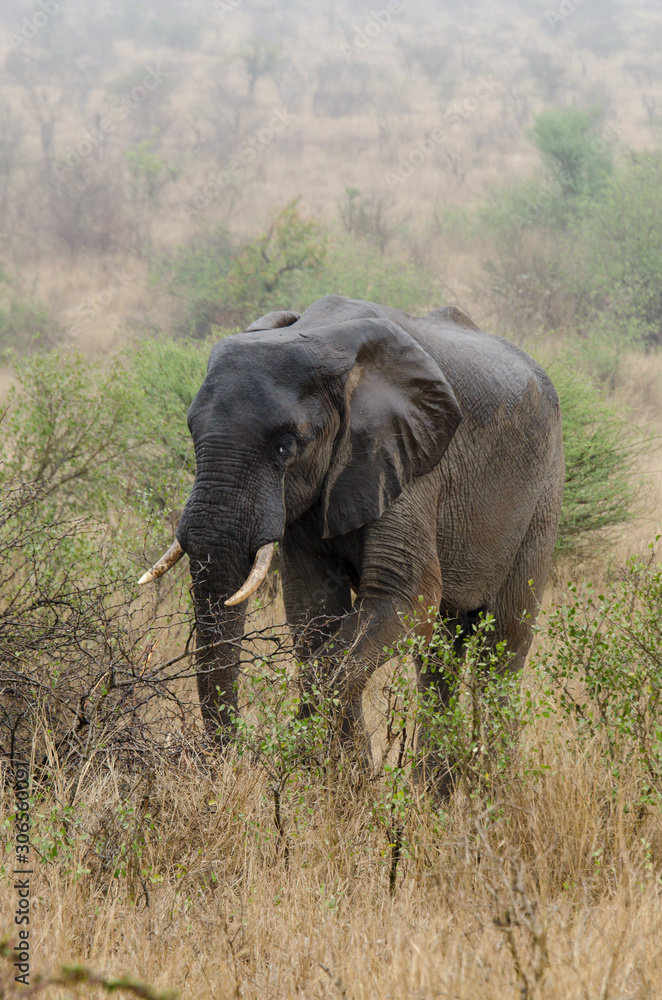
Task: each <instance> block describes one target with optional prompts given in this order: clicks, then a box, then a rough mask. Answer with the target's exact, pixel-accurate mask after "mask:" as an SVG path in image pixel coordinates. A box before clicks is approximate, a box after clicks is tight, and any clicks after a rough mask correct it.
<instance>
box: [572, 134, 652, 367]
mask: <svg viewBox="0 0 662 1000" xmlns="http://www.w3.org/2000/svg"><path fill="white" fill-rule="evenodd" d="M561 252H562V256H563V259H564V260H565V262H566V266H565V268H564V271H563V280H564V284H565V285H566V287H567V289H568V292H569V294H571V295H575V296H577V295H579V293H580V292H581V291H582V290H583V291H584V296H585V299H586V309H585V315H586V319H587V320H588V321H589V323H590V326H591V329H593V330H594V331H596V332H600V333H601V334H602V336H603V338H604V339H606V340H607V341H610V342H613V343H616V344H618V345H621V346H622V347H631V346H634V345H637V344H642V343H643V344H648V345H651V344H662V156H660V154H659V153H631V154H630V155H629V156H628V157H627V159H626V161H625V163H624V164H623V165H622V166H621V167H620V168H619V170H618V171H617V172H616V173H615V175H614V176H613V177H612V178H611V180H610V182H609V184H607V186H606V188H605V189H604V191H603V192H602V194H601V197H600V199H599V201H597V202H596V203H595V204H594V205H593V206H592V207H591V210H590V211H589V210H588V209H587V210H585V211H584V213H583V215H582V219H581V222H580V223H577V225H576V227H574V228H573V230H572V231H571V232H569V233H568V236H567V239H566V240H565V241H564V243H563V245H562V248H561Z"/></svg>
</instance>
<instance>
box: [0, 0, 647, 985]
mask: <svg viewBox="0 0 662 1000" xmlns="http://www.w3.org/2000/svg"><path fill="white" fill-rule="evenodd" d="M46 6H47V7H48V5H46ZM396 6H397V5H396ZM566 6H567V5H566ZM60 7H61V8H62V9H60ZM414 7H415V8H416V9H414ZM465 8H466V9H465ZM36 9H37V8H34V9H33V8H32V7H30V5H29V4H27V3H26V4H24V3H22V2H17V3H12V4H8V5H7V12H6V14H3V20H4V22H5V26H6V28H7V37H6V39H5V41H4V42H3V45H5V49H6V52H5V55H6V59H5V62H4V67H3V69H2V70H1V71H0V88H1V89H2V94H3V98H4V99H5V100H4V104H3V110H2V111H1V112H0V167H1V169H0V240H2V243H0V246H2V248H3V249H2V252H1V253H0V264H1V267H2V270H1V271H0V350H1V351H2V363H3V364H4V365H5V368H4V369H3V372H2V375H3V377H4V381H0V389H1V390H2V393H3V395H2V397H0V753H1V754H2V758H1V763H0V780H1V782H2V787H1V796H0V824H1V828H2V834H3V835H2V844H1V847H2V854H1V855H0V900H1V904H0V939H3V940H4V942H5V943H4V944H1V945H0V988H1V989H2V990H3V991H4V995H6V996H8V997H11V996H18V995H19V994H21V993H25V992H26V991H25V990H24V988H23V987H22V986H21V985H20V984H19V983H16V981H15V980H14V974H15V973H14V969H13V967H12V962H13V961H14V960H15V959H14V957H13V953H12V950H11V948H12V946H13V944H14V943H16V929H17V928H16V925H15V924H14V912H15V910H16V905H17V895H16V893H17V890H16V888H15V884H14V882H15V876H14V861H15V854H14V851H15V838H16V830H17V823H18V822H20V820H19V819H18V818H17V817H18V813H19V808H18V805H17V802H18V799H17V797H16V795H15V789H14V787H13V777H12V776H13V774H14V773H15V766H16V764H17V762H18V761H21V760H25V761H27V762H29V770H30V775H31V779H30V780H31V783H30V787H29V799H28V802H29V812H30V816H31V827H30V853H29V857H30V862H31V868H32V869H33V874H32V875H31V902H30V949H31V959H30V962H31V983H32V986H33V987H34V986H37V987H38V988H39V989H40V990H43V991H44V992H45V993H46V995H47V996H49V997H50V996H53V997H57V996H69V995H73V994H74V993H78V994H79V995H89V996H100V995H102V994H104V993H105V992H115V991H120V992H122V991H124V993H126V995H134V996H142V997H146V998H150V1000H153V998H156V997H165V996H171V995H172V991H174V992H175V993H176V994H178V995H179V996H181V997H182V998H183V1000H185V998H187V997H198V996H204V997H207V996H209V997H211V998H213V1000H222V998H225V997H236V998H239V997H256V998H258V997H267V996H271V997H278V998H285V997H294V996H303V997H329V998H330V997H336V996H338V997H347V998H357V1000H358V998H363V997H365V998H367V997H379V998H381V997H385V996H393V997H402V998H405V997H406V998H409V997H412V998H413V997H417V998H418V997H420V998H423V997H426V998H427V997H436V996H452V997H461V998H469V997H472V998H480V997H489V998H493V997H495V996H496V997H504V998H505V997H522V998H535V997H540V998H546V1000H556V998H561V997H563V998H564V1000H565V998H568V997H577V998H582V1000H584V998H593V997H601V998H604V1000H607V998H613V1000H616V998H622V997H632V998H642V1000H643V998H647V1000H648V998H654V997H657V996H662V989H661V988H660V983H661V982H662V948H661V947H660V941H661V940H662V918H661V916H660V913H661V911H660V900H661V898H662V897H661V892H662V881H661V879H662V705H661V701H662V628H661V626H660V607H661V606H662V576H661V569H660V564H659V559H660V556H659V541H658V538H657V535H658V530H657V529H658V527H659V523H660V518H659V495H658V492H657V491H658V489H659V454H660V450H659V437H658V435H659V432H660V428H661V422H662V411H661V408H660V402H659V400H660V396H659V375H660V372H661V371H662V368H661V365H660V355H659V350H660V342H661V336H662V335H661V330H662V298H661V297H660V287H661V285H660V277H661V276H662V236H661V235H660V234H661V233H662V228H661V227H660V222H661V221H662V218H661V216H662V194H661V193H660V190H661V188H660V183H659V181H660V174H661V171H662V158H661V155H660V151H659V146H658V136H659V127H660V121H662V118H661V117H660V115H659V102H660V101H662V65H661V64H660V58H659V55H658V49H659V44H658V43H659V40H660V38H662V22H660V19H659V16H658V13H657V12H656V9H655V8H654V6H653V5H652V4H650V3H647V2H644V0H641V2H639V3H637V4H635V5H633V6H632V5H628V6H627V7H626V5H625V4H623V3H620V2H618V0H609V2H608V3H604V4H601V5H600V7H599V9H598V7H597V6H596V5H591V4H586V5H580V4H577V5H573V10H572V11H571V12H570V13H568V12H567V11H566V13H565V14H563V13H562V14H559V15H555V11H551V13H552V14H553V15H555V16H556V17H557V20H554V17H552V18H551V19H550V17H549V16H548V15H549V14H550V11H547V9H546V8H544V9H543V8H541V7H540V5H538V4H534V3H531V2H529V0H512V2H511V3H510V4H508V5H507V9H506V10H505V11H504V10H499V11H498V14H497V11H496V9H492V8H491V7H489V5H487V4H484V3H482V2H480V0H476V2H474V3H471V4H466V5H464V6H463V8H462V10H461V11H458V10H455V9H453V10H451V9H450V8H449V9H446V8H445V7H444V8H443V9H439V5H438V4H430V5H429V6H427V5H425V4H422V5H418V4H417V5H411V6H409V5H407V4H402V5H401V9H400V10H398V11H395V10H393V11H391V16H390V21H388V22H386V21H385V18H384V17H382V19H381V22H380V24H379V25H378V26H379V27H380V31H379V32H377V33H376V34H373V35H371V34H370V32H369V31H368V33H367V34H366V33H365V31H364V26H365V25H366V23H367V22H368V19H369V16H368V13H366V11H364V10H363V9H360V10H359V8H357V7H355V6H354V5H353V4H352V3H350V2H349V0H348V2H343V3H337V4H333V5H332V6H331V8H330V9H329V10H326V8H325V9H324V10H321V9H320V10H319V11H318V10H316V9H315V10H314V11H313V10H311V9H310V8H309V7H305V6H304V5H301V4H299V3H297V2H295V0H291V2H288V4H286V5H281V7H279V8H274V7H272V6H271V5H268V6H267V5H262V4H253V3H251V2H249V0H246V3H242V2H241V0H236V2H235V0H230V2H228V3H227V4H225V3H214V4H203V3H202V2H200V3H194V4H189V5H186V7H185V8H184V6H182V5H181V4H179V3H177V2H176V0H169V2H167V3H165V4H164V3H159V4H158V5H156V4H154V3H152V2H151V0H148V2H145V3H143V4H139V5H136V4H128V3H124V2H114V3H112V4H111V3H109V4H104V3H101V4H97V5H94V7H89V9H86V10H85V11H82V10H73V8H72V9H71V10H69V8H68V7H66V6H65V5H64V4H62V5H59V4H57V3H54V4H53V5H52V7H49V8H48V11H49V13H48V16H47V19H46V21H45V22H44V24H43V26H38V25H37V21H39V22H41V20H42V18H37V19H36V20H35V11H36ZM40 9H41V8H40ZM563 9H564V10H565V7H564V8H563ZM389 10H391V8H389ZM370 16H371V17H372V15H370ZM559 17H560V18H561V20H560V21H559V20H558V18H559ZM26 21H27V27H26ZM30 25H32V27H33V28H34V27H35V25H37V30H36V31H34V32H33V31H32V29H31V28H30ZM24 36H26V37H24ZM364 39H367V40H368V44H366V45H364ZM313 40H314V44H313ZM661 106H662V105H661ZM103 121H105V122H106V125H103ZM441 132H444V134H445V138H443V139H442V138H439V133H441ZM435 136H436V138H435ZM233 164H234V165H233ZM504 176H507V177H508V178H509V180H508V182H507V183H505V182H504V180H503V178H504ZM329 292H334V293H340V294H345V295H349V296H353V297H360V298H368V299H373V300H376V301H380V302H383V303H386V304H389V305H393V306H396V307H398V308H401V309H404V310H405V311H408V312H412V313H416V312H423V311H426V310H428V309H430V308H434V307H436V306H439V305H440V304H443V303H444V302H453V303H457V304H459V305H460V306H462V308H464V309H466V311H467V312H469V314H470V315H471V316H472V318H474V319H475V320H476V321H478V322H480V323H481V324H482V325H483V326H484V327H485V328H487V329H489V330H490V331H492V332H495V333H498V334H500V335H502V336H506V337H508V338H511V339H514V340H515V341H516V342H517V343H519V344H520V345H521V346H522V347H524V349H526V350H527V351H529V353H531V354H533V356H534V357H536V359H537V360H539V361H540V362H541V363H543V364H544V365H545V367H546V368H547V369H548V370H549V372H550V374H551V375H552V377H553V379H554V382H555V384H556V386H557V388H558V390H559V394H560V396H561V401H562V408H563V417H564V440H565V451H566V462H567V467H566V491H565V498H564V506H563V515H562V522H561V528H560V533H559V541H558V545H557V552H556V560H555V566H554V569H553V574H552V580H551V582H550V587H549V589H548V592H547V595H546V598H545V603H544V606H543V609H542V611H541V614H540V616H539V619H538V629H537V634H536V639H535V642H534V647H533V650H532V653H531V656H530V658H529V662H528V663H527V666H526V668H525V671H524V674H523V676H522V677H515V678H513V677H510V676H508V675H507V674H506V675H505V676H503V675H502V673H501V672H500V670H499V669H498V668H499V666H500V665H501V664H502V662H503V660H504V658H505V659H507V652H506V651H504V650H503V649H494V648H493V647H492V646H491V645H490V642H489V639H490V632H491V628H492V623H491V621H490V619H489V616H488V617H486V618H483V619H481V621H480V622H479V623H478V625H477V626H476V628H475V630H474V632H473V634H472V636H471V637H470V639H469V641H468V642H467V643H466V646H465V649H464V656H463V658H462V659H460V658H458V652H457V648H456V645H455V644H454V643H453V642H452V640H451V638H449V637H448V636H447V634H446V632H445V631H444V630H443V628H441V627H437V628H436V629H435V635H434V643H433V645H434V651H435V653H436V654H437V656H438V657H439V658H440V660H441V662H442V663H443V669H444V671H445V673H446V675H447V678H448V681H449V684H450V686H451V689H452V692H453V694H452V697H451V700H450V703H449V704H448V706H446V707H443V706H441V705H439V704H438V703H435V701H434V700H432V699H430V698H426V699H421V698H420V697H419V695H418V693H417V692H416V689H415V684H414V681H413V672H412V669H411V656H412V653H413V652H414V651H415V650H414V646H415V643H416V640H415V639H414V637H413V636H412V635H410V634H409V633H408V631H407V630H406V629H405V634H404V637H403V640H402V642H401V644H400V646H399V647H398V648H396V649H394V650H393V651H392V652H393V655H392V657H391V659H390V661H389V663H388V664H387V665H386V666H385V667H384V668H382V669H381V670H380V671H378V673H377V674H376V675H375V676H374V677H373V678H372V680H371V682H370V685H369V688H368V693H367V701H368V718H369V723H370V727H371V734H372V750H373V760H374V772H373V774H372V775H371V776H370V777H367V776H366V775H365V774H364V773H362V772H361V770H360V768H358V767H357V766H356V762H355V761H354V760H353V759H352V756H351V753H349V752H345V753H342V754H341V753H340V751H339V749H338V747H339V741H338V739H337V738H336V735H335V734H334V727H335V725H336V721H335V705H334V698H333V694H331V695H330V696H328V695H325V696H322V695H321V694H320V696H319V705H318V707H319V709H320V710H319V712H318V713H317V715H315V716H313V717H312V718H311V719H309V720H306V721H301V720H299V719H298V717H297V706H298V698H299V697H300V691H299V689H298V687H297V685H296V682H295V677H296V670H297V664H296V663H295V662H294V658H293V656H292V651H291V646H290V640H289V635H288V633H287V629H286V628H285V626H284V621H285V615H284V609H283V605H282V597H281V594H280V590H279V583H278V574H277V572H275V573H273V574H271V575H270V577H269V579H268V580H267V581H266V583H265V584H264V585H263V587H262V589H261V590H260V591H259V592H258V594H257V595H256V597H255V598H254V599H253V601H252V604H251V613H250V617H249V621H248V625H247V638H246V643H245V651H244V657H243V659H244V663H243V668H244V669H243V672H242V678H241V682H240V683H241V688H240V694H241V699H240V701H241V718H240V719H238V720H237V722H238V727H237V737H236V740H235V743H234V746H233V748H232V750H231V751H229V752H228V753H227V754H225V755H224V756H223V757H220V756H219V755H218V754H217V752H216V751H215V750H214V749H213V748H212V747H211V746H210V744H209V742H208V740H207V738H206V737H205V735H204V733H203V727H202V724H201V721H200V716H199V707H198V704H197V691H196V687H195V678H194V664H193V638H192V633H193V616H192V607H191V600H190V595H189V592H188V582H187V579H186V573H185V571H184V570H183V569H181V568H178V569H176V570H174V571H172V572H171V573H170V574H168V575H167V576H165V577H164V578H163V579H162V580H161V581H160V582H159V583H158V584H157V585H156V586H154V587H152V588H150V589H149V590H148V591H144V590H142V591H141V590H139V588H138V586H137V583H136V581H137V579H138V577H139V576H140V575H141V573H142V572H143V571H144V569H145V568H147V566H149V565H150V564H151V562H152V561H153V559H154V557H155V556H156V555H158V554H159V553H160V552H161V551H163V550H164V548H165V547H166V546H167V545H168V544H170V541H171V540H172V535H173V531H174V528H175V526H176V524H177V521H178V517H179V513H180V511H181V509H182V506H183V503H184V501H185V499H186V496H187V493H188V490H189V488H190V484H191V482H192V477H193V474H194V469H195V466H194V455H193V453H192V448H191V443H190V438H189V435H188V431H187V427H186V410H187V408H188V405H189V403H190V401H191V399H192V398H193V396H194V394H195V392H196V390H197V387H198V386H199V384H200V382H201V380H202V378H203V375H204V371H205V366H206V362H207V356H208V353H209V349H210V346H211V344H212V343H213V342H214V341H215V340H217V339H219V338H220V337H222V336H225V335H227V334H229V333H231V332H233V331H234V330H237V329H241V328H243V327H244V326H245V325H246V324H247V323H249V322H251V321H252V320H253V319H255V318H256V317H257V316H258V315H259V314H260V313H263V312H266V311H268V310H270V309H279V308H284V309H296V310H299V311H301V310H303V309H305V308H306V306H307V305H308V304H309V303H310V302H311V301H313V300H314V299H316V298H318V297H320V296H322V295H324V294H326V293H329ZM5 386H6V387H7V388H6V391H5ZM405 625H406V623H405ZM421 728H425V729H426V730H428V731H429V732H432V733H433V734H434V736H435V740H436V741H437V743H438V745H439V750H440V753H441V754H442V755H443V756H445V757H446V758H448V759H451V760H453V761H454V762H455V763H456V766H457V773H458V776H459V777H458V789H457V791H456V793H455V794H454V795H453V797H452V798H451V799H450V800H448V801H445V802H442V803H439V802H436V801H435V800H434V799H433V798H431V797H429V796H427V795H425V794H423V793H422V792H421V791H420V789H417V788H416V787H415V786H414V785H413V784H412V781H411V775H412V772H413V770H414V769H415V767H416V765H417V763H420V759H419V755H418V753H417V751H416V749H415V747H416V734H417V732H418V730H420V729H421ZM38 976H41V977H42V978H41V979H40V980H39V979H38V978H37V977H38Z"/></svg>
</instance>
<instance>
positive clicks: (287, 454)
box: [278, 434, 297, 462]
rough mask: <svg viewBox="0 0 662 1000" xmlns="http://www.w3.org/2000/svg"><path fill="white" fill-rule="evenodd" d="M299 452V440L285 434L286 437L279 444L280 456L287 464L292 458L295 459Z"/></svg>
mask: <svg viewBox="0 0 662 1000" xmlns="http://www.w3.org/2000/svg"><path fill="white" fill-rule="evenodd" d="M296 452H297V439H296V438H295V437H294V435H293V434H285V436H284V437H282V438H281V439H280V441H279V442H278V454H279V455H280V457H281V458H282V459H283V461H285V462H287V461H288V460H289V459H290V458H294V456H295V455H296Z"/></svg>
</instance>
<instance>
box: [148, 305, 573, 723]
mask: <svg viewBox="0 0 662 1000" xmlns="http://www.w3.org/2000/svg"><path fill="white" fill-rule="evenodd" d="M188 422H189V428H190V431H191V434H192V436H193V441H194V444H195V454H196V462H197V470H196V476H195V482H194V485H193V488H192V492H191V495H190V497H189V499H188V502H187V504H186V507H185V510H184V513H183V515H182V517H181V520H180V522H179V526H178V528H177V533H176V535H177V540H176V541H175V543H174V545H173V546H172V548H171V550H170V551H169V552H168V553H167V554H166V555H165V556H164V557H163V558H162V559H161V560H160V561H159V563H157V564H156V565H155V566H154V567H153V568H152V570H150V571H149V572H148V573H147V574H145V576H144V577H143V582H144V581H148V580H151V579H154V578H155V577H156V576H158V575H160V574H161V573H162V572H165V570H166V569H168V568H169V567H170V566H171V565H172V564H173V563H174V562H175V561H176V560H177V558H179V557H181V555H182V554H183V553H187V554H188V556H189V559H190V567H191V574H192V580H193V594H194V603H195V610H196V617H197V644H198V660H197V676H198V690H199V695H200V702H201V708H202V714H203V717H204V721H205V724H206V727H207V729H208V731H209V732H210V733H213V734H215V735H216V737H217V739H219V740H220V741H221V742H222V741H223V738H224V734H227V733H228V731H229V728H230V727H231V724H232V718H233V712H234V710H235V709H236V704H237V692H236V680H237V677H238V669H239V668H238V644H239V642H240V639H241V636H242V634H243V626H244V615H245V610H246V601H247V598H248V597H249V596H250V594H251V593H253V592H254V591H255V590H256V589H257V587H258V586H259V584H260V582H261V581H262V580H263V579H264V577H265V575H266V573H267V570H268V566H269V561H270V559H271V555H272V552H273V548H274V543H276V542H278V543H279V551H280V557H281V570H282V586H283V596H284V601H285V610H286V614H287V620H288V623H289V625H290V627H291V628H292V630H293V632H294V637H295V641H296V642H297V643H298V653H299V657H300V658H301V659H306V658H308V659H309V660H310V659H312V654H314V653H315V652H316V647H317V648H318V649H319V647H320V646H321V645H322V644H324V643H326V652H325V655H326V654H327V653H328V649H329V643H330V642H332V646H333V655H334V656H336V657H337V656H339V655H340V654H342V653H343V652H345V651H348V650H351V656H350V658H349V660H348V659H347V658H346V659H345V664H344V666H343V674H342V676H343V698H344V702H343V703H344V713H345V715H344V722H343V727H344V733H345V735H346V736H348V737H349V736H350V735H353V736H354V737H357V736H359V735H360V734H361V733H362V731H363V730H362V726H363V723H362V708H361V695H362V691H363V689H364V687H365V684H366V682H367V679H368V677H369V676H370V674H371V672H372V671H373V670H374V669H375V668H376V667H377V665H378V664H379V662H380V660H382V659H383V658H384V655H385V654H384V649H385V647H390V646H392V645H393V643H395V642H396V641H397V640H398V637H399V636H400V635H401V633H402V631H403V617H404V616H410V618H412V620H416V621H418V622H419V624H418V625H417V628H418V629H419V631H420V632H421V634H422V635H423V638H424V641H426V640H429V638H430V634H431V628H432V625H431V623H430V621H429V620H428V619H429V616H423V618H422V619H420V616H419V618H416V615H417V609H420V608H421V607H424V608H426V609H427V608H430V607H434V608H435V609H436V608H438V609H439V613H440V615H441V616H443V617H444V618H448V619H450V623H451V627H452V626H453V624H454V623H460V624H461V625H464V626H465V627H466V626H467V624H468V623H471V622H472V621H474V622H475V620H476V618H477V616H478V613H479V612H480V611H489V612H491V613H492V614H493V615H494V616H495V620H496V623H495V633H494V642H499V641H502V640H505V641H506V643H507V647H508V649H509V650H510V653H511V654H512V660H511V662H510V668H512V669H515V670H517V669H519V668H521V667H522V665H523V663H524V660H525V657H526V654H527V652H528V649H529V645H530V642H531V625H532V621H533V619H534V617H535V612H536V601H537V600H539V599H540V596H541V593H542V590H543V588H544V585H545V581H546V578H547V574H548V570H549V566H550V560H551V558H552V550H553V548H554V543H555V539H556V534H557V529H558V523H559V515H560V510H561V499H562V492H563V481H564V461H563V444H562V437H561V418H560V412H559V400H558V397H557V394H556V391H555V389H554V386H553V384H552V382H551V381H550V379H549V377H548V376H547V375H546V374H545V372H544V371H543V370H542V369H541V368H540V367H539V366H538V365H537V364H536V363H535V362H534V361H533V360H532V359H531V358H530V357H528V355H526V354H525V353H524V352H523V351H522V350H520V349H519V348H518V347H516V346H515V345H514V344H512V343H509V342H508V341H506V340H503V339H501V338H500V337H497V336H494V335H491V334H487V333H484V332H482V331H481V330H479V329H478V328H477V327H476V326H475V325H474V324H473V323H472V322H471V320H469V319H468V318H467V317H466V316H465V315H464V314H463V313H462V312H460V311H459V310H458V309H455V308H452V307H448V308H443V309H437V310H435V311H434V312H431V313H429V314H428V315H426V316H422V317H413V316H409V315H407V314H406V313H403V312H399V311H398V310H396V309H390V308H386V307H384V306H379V305H375V304H374V303H372V302H362V301H356V300H352V299H346V298H342V297H339V296H335V295H329V296H326V297H325V298H323V299H320V300H319V301H317V302H315V303H314V304H313V305H312V306H310V308H309V309H307V310H306V312H304V313H303V315H301V316H299V315H298V314H296V313H269V315H267V316H265V317H262V319H260V320H257V321H256V322H255V323H253V324H252V326H250V327H249V329H248V330H247V331H246V332H244V333H238V334H234V335H232V336H229V337H227V338H226V339H224V340H222V341H221V342H220V343H219V344H217V345H216V346H215V347H214V348H213V350H212V352H211V356H210V359H209V366H208V369H207V375H206V378H205V380H204V382H203V384H202V387H201V388H200V391H199V392H198V394H197V396H196V397H195V399H194V401H193V403H192V405H191V408H190V410H189V413H188ZM530 581H532V586H531V585H530ZM352 592H353V593H354V594H355V595H356V596H355V597H354V598H353V593H352ZM421 598H422V603H421V600H420V599H421ZM221 640H222V641H221ZM226 640H229V641H226ZM316 658H317V659H319V656H318V657H316ZM337 662H338V661H337V660H336V663H337ZM419 685H420V686H421V688H422V689H427V688H428V687H429V686H430V685H436V686H437V687H438V688H440V694H441V695H442V697H443V694H444V692H443V690H441V686H442V685H443V679H442V677H441V675H440V672H438V671H436V670H435V669H434V664H432V665H430V663H429V662H428V665H427V667H426V668H424V667H423V666H422V664H421V663H420V662H419Z"/></svg>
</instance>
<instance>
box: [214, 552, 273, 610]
mask: <svg viewBox="0 0 662 1000" xmlns="http://www.w3.org/2000/svg"><path fill="white" fill-rule="evenodd" d="M275 547H276V543H275V542H269V544H268V545H263V546H262V548H261V549H258V550H257V555H256V556H255V562H254V563H253V569H252V570H251V571H250V574H249V577H248V579H247V580H246V583H245V584H244V585H243V587H242V588H241V590H238V591H237V593H236V594H233V595H232V597H228V599H227V601H226V602H225V603H226V604H227V605H229V606H230V607H231V606H232V605H233V604H241V602H242V601H245V600H246V598H247V597H250V596H251V594H254V593H255V591H256V590H257V588H258V587H259V586H260V584H261V583H262V581H263V580H264V578H265V576H266V575H267V572H268V570H269V563H270V562H271V557H272V556H273V554H274V549H275Z"/></svg>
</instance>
